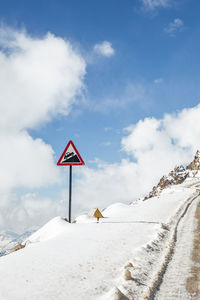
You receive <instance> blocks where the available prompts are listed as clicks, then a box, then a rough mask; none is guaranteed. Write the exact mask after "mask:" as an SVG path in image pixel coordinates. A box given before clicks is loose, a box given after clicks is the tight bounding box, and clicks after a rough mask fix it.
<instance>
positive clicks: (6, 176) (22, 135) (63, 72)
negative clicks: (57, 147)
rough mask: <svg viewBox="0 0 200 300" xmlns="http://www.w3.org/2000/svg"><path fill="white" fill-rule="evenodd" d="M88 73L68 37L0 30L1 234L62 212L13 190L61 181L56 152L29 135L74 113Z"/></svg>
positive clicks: (4, 28)
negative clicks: (53, 119)
mask: <svg viewBox="0 0 200 300" xmlns="http://www.w3.org/2000/svg"><path fill="white" fill-rule="evenodd" d="M85 68H86V64H85V61H84V60H83V58H82V57H81V55H80V54H79V53H78V52H77V51H75V49H74V48H73V47H72V45H71V44H70V43H69V42H68V41H66V40H64V39H62V38H59V37H56V36H54V35H53V34H50V33H48V34H47V35H46V36H44V37H41V38H33V37H31V36H29V35H28V34H27V33H26V31H16V30H13V29H11V28H6V27H0V111H1V118H0V145H1V147H0V166H1V173H0V199H1V202H0V208H1V209H0V224H1V229H3V228H4V229H7V228H9V227H12V226H13V227H15V226H16V230H18V229H19V230H20V228H21V229H22V228H25V227H26V228H27V226H29V225H30V224H32V225H33V224H34V220H35V223H37V222H38V221H39V219H41V220H44V218H45V216H46V220H47V219H48V218H49V217H51V216H54V215H55V213H57V210H59V207H60V206H59V203H54V202H53V200H51V199H47V198H42V197H40V196H35V195H32V194H31V196H30V195H29V196H20V197H17V196H16V195H15V194H14V192H13V189H15V188H17V189H18V188H21V187H22V188H24V189H25V190H26V189H28V188H38V187H44V186H45V185H46V186H49V185H51V184H55V183H58V180H60V170H58V168H57V166H56V164H55V160H54V152H53V149H52V147H51V146H50V145H48V144H46V143H45V142H44V141H43V140H42V139H34V138H33V137H31V135H30V134H29V131H28V130H29V129H35V128H37V127H38V126H40V125H42V124H44V123H46V122H48V121H50V120H51V119H52V118H53V117H55V116H57V115H58V114H64V115H67V114H69V112H70V110H71V107H72V104H74V103H75V102H76V101H77V96H80V95H81V92H82V89H83V88H84V84H83V80H84V75H85V72H86V71H85ZM47 208H48V214H44V211H46V210H47ZM42 214H43V217H41V215H42ZM44 215H45V216H44ZM13 220H15V221H14V222H13ZM41 220H40V222H41ZM17 221H19V223H18V222H17ZM20 224H21V225H20ZM20 226H21V227H20ZM17 227H18V229H17ZM19 227H20V228H19ZM13 229H15V228H13Z"/></svg>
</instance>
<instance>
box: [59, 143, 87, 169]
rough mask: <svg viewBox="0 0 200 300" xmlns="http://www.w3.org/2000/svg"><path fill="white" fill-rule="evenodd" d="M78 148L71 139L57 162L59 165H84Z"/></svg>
mask: <svg viewBox="0 0 200 300" xmlns="http://www.w3.org/2000/svg"><path fill="white" fill-rule="evenodd" d="M84 164H85V163H84V161H83V160H82V158H81V156H80V154H79V152H78V150H77V149H76V147H75V146H74V143H73V142H72V141H69V143H68V144H67V147H66V148H65V150H64V152H63V154H62V155H61V157H60V159H59V161H58V162H57V165H58V166H75V165H76V166H81V165H84Z"/></svg>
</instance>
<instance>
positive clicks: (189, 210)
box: [150, 196, 200, 300]
mask: <svg viewBox="0 0 200 300" xmlns="http://www.w3.org/2000/svg"><path fill="white" fill-rule="evenodd" d="M199 199H200V198H199V196H197V197H195V198H194V199H193V200H192V201H191V202H190V203H188V205H187V206H186V209H185V210H184V212H183V214H182V215H181V217H180V219H179V221H178V223H177V226H176V229H175V234H174V241H173V247H172V251H171V255H170V257H169V259H168V261H167V262H166V264H165V268H164V269H163V272H162V273H161V274H160V279H159V281H158V282H157V286H156V287H155V288H154V290H153V291H152V293H151V296H150V299H151V300H153V299H155V300H194V299H196V298H193V296H192V295H191V294H190V293H188V291H187V289H186V279H187V277H188V274H189V272H190V269H191V259H190V253H191V250H192V248H193V236H191V233H192V232H193V228H194V225H195V224H194V215H195V210H196V206H197V203H198V202H199Z"/></svg>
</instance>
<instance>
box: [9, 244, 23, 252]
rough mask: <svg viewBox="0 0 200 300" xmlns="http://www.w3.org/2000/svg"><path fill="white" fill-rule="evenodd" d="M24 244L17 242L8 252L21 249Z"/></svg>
mask: <svg viewBox="0 0 200 300" xmlns="http://www.w3.org/2000/svg"><path fill="white" fill-rule="evenodd" d="M24 247H25V245H22V244H21V243H19V244H17V245H16V246H15V247H14V248H12V249H11V251H10V253H12V252H15V251H18V250H20V249H23V248H24Z"/></svg>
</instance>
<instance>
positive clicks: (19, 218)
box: [0, 193, 66, 233]
mask: <svg viewBox="0 0 200 300" xmlns="http://www.w3.org/2000/svg"><path fill="white" fill-rule="evenodd" d="M0 195H1V202H0V226H1V230H2V229H3V230H5V231H14V232H16V233H23V232H25V231H28V230H30V229H31V228H35V227H37V226H42V225H44V224H45V223H46V222H48V221H49V219H51V218H53V217H55V216H57V215H60V216H63V217H66V215H64V212H65V207H66V200H65V199H64V198H62V197H61V199H60V200H57V201H54V200H52V199H51V198H48V197H40V196H39V195H38V194H36V193H26V194H24V195H22V196H17V195H16V194H14V193H1V194H0ZM63 199H64V200H63ZM8 203H9V205H8ZM44 212H45V213H44Z"/></svg>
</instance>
